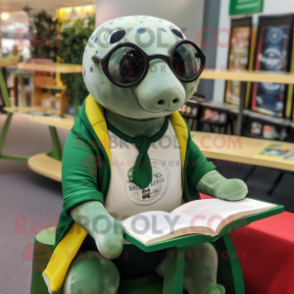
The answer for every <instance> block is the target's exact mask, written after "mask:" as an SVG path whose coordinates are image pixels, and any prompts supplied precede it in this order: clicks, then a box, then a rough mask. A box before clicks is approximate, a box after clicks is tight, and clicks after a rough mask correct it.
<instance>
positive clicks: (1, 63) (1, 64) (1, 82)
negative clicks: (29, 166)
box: [0, 59, 28, 161]
mask: <svg viewBox="0 0 294 294" xmlns="http://www.w3.org/2000/svg"><path fill="white" fill-rule="evenodd" d="M16 65H17V61H15V60H9V59H1V60H0V89H1V92H2V97H3V101H4V105H5V106H6V107H10V106H11V105H10V100H9V94H8V90H7V87H6V83H5V79H4V76H3V73H2V68H5V67H8V66H16ZM11 119H12V113H8V115H7V118H6V120H5V123H4V126H3V128H2V132H1V134H0V159H1V158H2V159H10V160H19V161H26V160H27V159H28V157H26V156H19V155H10V154H3V153H2V150H3V146H4V143H5V138H6V134H7V131H8V128H9V125H10V121H11Z"/></svg>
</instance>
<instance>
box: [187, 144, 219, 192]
mask: <svg viewBox="0 0 294 294" xmlns="http://www.w3.org/2000/svg"><path fill="white" fill-rule="evenodd" d="M186 164H187V169H186V176H187V180H188V183H189V185H190V186H192V187H196V186H197V184H198V182H199V181H200V180H201V178H202V177H203V176H204V175H205V174H206V173H208V172H209V171H211V170H214V169H215V168H216V167H215V165H214V164H213V163H212V162H210V161H208V160H207V159H206V157H205V156H204V155H203V153H202V152H201V151H200V149H199V148H198V146H197V145H196V144H195V143H194V142H193V140H189V146H188V159H187V162H186Z"/></svg>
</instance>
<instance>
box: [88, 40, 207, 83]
mask: <svg viewBox="0 0 294 294" xmlns="http://www.w3.org/2000/svg"><path fill="white" fill-rule="evenodd" d="M154 59H162V60H164V61H166V63H167V64H168V65H169V67H170V68H171V70H172V71H173V73H174V74H175V76H176V77H177V78H178V79H179V80H180V81H182V82H185V83H188V82H192V81H194V80H196V79H197V78H198V77H199V76H200V74H201V73H202V71H203V69H204V67H205V55H204V53H203V52H202V51H201V49H200V48H199V47H198V46H197V45H196V44H195V43H193V42H192V41H189V40H181V41H178V42H177V43H176V44H174V45H173V46H172V48H171V49H170V51H169V55H162V54H153V55H148V54H146V52H144V51H143V50H142V49H141V48H140V47H138V46H137V45H136V44H133V43H130V42H128V43H120V44H118V45H117V46H115V47H114V48H112V49H111V50H110V51H109V52H108V53H107V54H106V56H104V57H103V58H102V59H100V58H99V57H98V56H96V55H93V56H92V61H93V62H94V63H99V64H101V66H102V69H103V71H104V73H105V75H106V76H107V77H108V79H109V80H110V81H111V82H112V83H113V84H115V85H117V86H119V87H123V88H129V87H134V86H136V85H138V84H139V83H140V82H141V81H142V80H143V79H144V77H145V76H146V74H147V72H148V69H149V63H150V61H151V60H154Z"/></svg>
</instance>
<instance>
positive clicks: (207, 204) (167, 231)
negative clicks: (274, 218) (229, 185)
mask: <svg viewBox="0 0 294 294" xmlns="http://www.w3.org/2000/svg"><path fill="white" fill-rule="evenodd" d="M281 208H282V206H279V205H276V204H271V203H267V202H263V201H258V200H254V199H249V198H245V199H243V200H241V201H234V202H231V201H224V200H220V199H205V200H195V201H191V202H188V203H186V204H184V205H181V206H180V207H178V208H176V209H174V210H173V211H172V212H170V213H169V212H164V211H148V212H143V213H140V214H137V215H135V216H132V217H129V218H127V219H125V220H123V221H121V222H122V224H123V226H124V227H125V229H126V233H127V234H128V235H130V236H131V237H132V238H133V239H135V240H137V241H139V242H140V243H142V244H144V245H147V246H148V245H152V244H155V243H158V242H162V241H169V240H170V241H172V240H174V239H175V238H177V237H181V236H186V235H207V236H211V237H215V236H218V235H219V234H220V233H221V232H222V231H223V230H224V229H225V228H226V227H227V225H229V224H232V223H234V222H235V221H237V220H241V219H245V218H246V217H250V216H255V217H254V219H252V220H257V219H262V218H264V217H267V216H269V215H273V214H277V213H279V212H281ZM278 210H279V212H278ZM132 238H131V239H132ZM129 241H130V240H129ZM135 245H136V244H135Z"/></svg>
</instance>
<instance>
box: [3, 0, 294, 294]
mask: <svg viewBox="0 0 294 294" xmlns="http://www.w3.org/2000/svg"><path fill="white" fill-rule="evenodd" d="M127 15H152V16H156V17H159V18H162V19H167V20H169V21H171V22H173V23H175V24H176V25H178V26H179V27H180V28H181V29H182V31H183V32H184V34H185V36H186V38H187V39H190V40H192V41H193V42H196V43H197V44H198V45H199V47H200V48H201V49H202V50H203V52H204V53H205V55H206V68H205V70H204V72H203V73H202V75H201V77H200V78H201V82H200V84H199V87H198V89H197V92H195V93H194V95H193V97H191V100H189V101H188V102H187V103H186V104H185V105H183V106H182V107H181V109H179V111H180V112H181V114H182V116H183V117H184V118H185V120H186V121H187V123H188V125H189V127H190V129H191V130H192V131H193V133H192V136H193V140H194V141H195V142H196V143H197V144H198V146H199V148H200V149H201V150H202V152H203V153H204V154H205V156H206V157H208V158H210V160H212V161H213V162H214V163H215V165H216V166H217V169H218V171H219V172H220V173H221V174H223V175H224V176H225V177H228V178H240V179H243V180H244V181H245V182H246V183H247V185H248V187H249V197H252V198H256V199H260V200H264V201H269V202H273V203H277V204H282V205H284V206H285V210H286V211H287V212H290V213H293V212H294V196H293V191H294V175H293V171H294V108H293V107H294V105H293V99H294V91H293V85H294V38H293V34H294V32H293V27H294V2H293V1H289V0H279V1H276V0H245V1H241V0H221V1H220V0H206V1H204V0H182V1H175V0H148V1H143V0H136V1H135V0H124V1H120V0H96V1H84V0H71V1H63V0H59V1H57V0H51V1H37V0H27V1H22V0H9V1H8V0H1V2H0V29H1V30H0V38H1V43H0V71H1V72H0V86H1V91H0V132H1V133H0V200H1V204H0V217H1V223H0V232H1V238H0V239H1V242H2V241H3V242H4V243H3V244H4V246H5V253H3V252H4V251H2V250H3V249H0V256H1V257H0V259H1V260H2V261H1V265H2V264H5V267H2V266H1V267H0V268H1V273H0V279H1V280H0V285H1V286H0V293H1V294H8V293H9V294H10V293H28V292H29V289H30V275H31V273H30V266H31V259H30V258H26V256H27V255H25V254H24V252H26V250H27V248H28V246H30V245H31V244H33V243H34V238H35V235H36V232H37V231H38V229H36V228H35V227H34V225H35V224H36V223H40V222H41V226H42V227H41V226H40V229H42V228H43V227H44V226H45V224H47V223H51V224H53V225H54V224H55V225H56V221H57V219H58V216H59V213H60V212H61V209H62V201H63V200H62V191H61V183H60V181H61V158H62V149H63V146H64V142H65V141H66V138H67V136H68V133H69V131H70V129H71V127H72V125H73V123H74V119H75V116H76V115H77V113H78V110H79V107H80V106H81V105H82V103H83V101H84V99H85V98H86V97H87V95H88V92H87V89H86V88H85V86H84V83H83V79H82V74H81V72H82V66H81V64H82V56H83V51H84V47H85V44H86V42H87V40H88V39H89V37H90V35H91V33H92V31H93V30H94V29H95V27H97V26H98V25H100V24H102V23H103V22H105V21H107V20H110V19H112V18H116V17H119V16H127ZM42 67H43V69H42ZM44 68H46V70H44ZM230 144H231V145H230ZM230 146H231V147H230ZM11 154H17V155H11ZM17 222H20V223H22V224H24V225H25V228H27V229H26V230H24V229H17V226H16V223H17ZM20 223H17V224H18V225H19V224H20ZM40 229H39V230H40ZM3 236H4V237H3ZM2 237H3V238H2ZM9 244H11V245H9ZM1 246H2V245H1ZM2 248H3V247H2ZM11 260H13V262H12V261H11ZM2 262H3V263H2ZM12 272H14V273H17V274H16V276H17V279H15V276H14V275H11V273H12ZM248 293H249V292H248ZM251 293H253V292H251ZM263 293H269V292H263ZM285 293H286V292H285ZM289 293H290V292H289Z"/></svg>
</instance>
